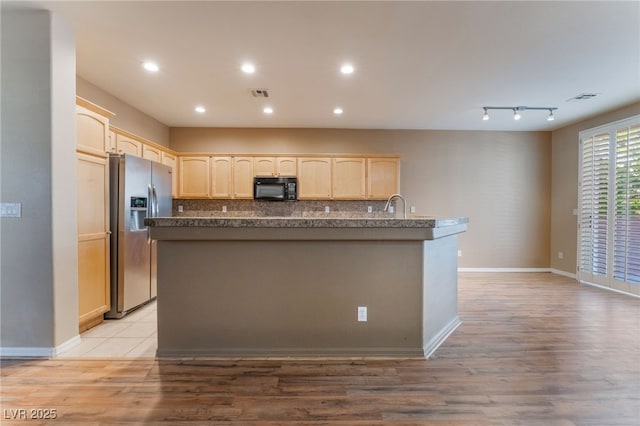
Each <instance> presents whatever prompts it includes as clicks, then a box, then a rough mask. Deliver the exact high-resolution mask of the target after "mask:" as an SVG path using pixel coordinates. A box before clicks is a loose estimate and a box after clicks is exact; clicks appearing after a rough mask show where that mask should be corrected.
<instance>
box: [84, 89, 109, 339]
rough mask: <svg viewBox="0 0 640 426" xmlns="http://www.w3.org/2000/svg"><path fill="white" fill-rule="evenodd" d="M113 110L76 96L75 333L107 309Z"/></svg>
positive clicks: (86, 326) (98, 321) (94, 321)
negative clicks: (76, 277) (76, 217)
mask: <svg viewBox="0 0 640 426" xmlns="http://www.w3.org/2000/svg"><path fill="white" fill-rule="evenodd" d="M113 115H114V114H113V113H111V112H109V111H107V110H105V109H103V108H100V107H99V106H97V105H94V104H92V103H91V102H88V101H86V100H84V99H82V98H77V99H76V138H77V139H76V143H77V144H76V165H77V166H76V167H77V179H78V302H79V303H78V313H79V330H80V332H82V331H84V330H87V329H89V328H91V327H93V326H94V325H96V324H99V323H100V322H102V320H103V314H104V313H105V312H107V311H108V310H109V309H110V308H111V306H110V305H111V303H110V292H109V286H110V283H109V244H110V237H111V236H110V231H109V157H108V153H107V152H108V151H109V150H110V133H109V118H111V117H113Z"/></svg>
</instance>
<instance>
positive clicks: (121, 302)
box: [105, 154, 171, 318]
mask: <svg viewBox="0 0 640 426" xmlns="http://www.w3.org/2000/svg"><path fill="white" fill-rule="evenodd" d="M109 183H110V188H109V191H110V193H111V200H110V201H111V204H110V210H111V214H110V220H111V310H110V311H109V312H107V313H105V318H122V317H123V316H124V315H126V314H127V313H128V312H130V311H132V310H134V309H136V308H137V307H139V306H141V305H143V304H145V303H147V302H148V301H150V300H151V299H153V298H155V297H156V294H157V290H156V289H157V280H156V271H157V264H156V242H155V241H151V239H150V238H149V231H148V229H147V227H146V226H145V225H144V219H145V218H146V217H160V216H171V168H170V167H168V166H165V165H163V164H160V163H156V162H154V161H149V160H146V159H143V158H140V157H136V156H133V155H129V154H122V155H115V154H112V155H110V156H109Z"/></svg>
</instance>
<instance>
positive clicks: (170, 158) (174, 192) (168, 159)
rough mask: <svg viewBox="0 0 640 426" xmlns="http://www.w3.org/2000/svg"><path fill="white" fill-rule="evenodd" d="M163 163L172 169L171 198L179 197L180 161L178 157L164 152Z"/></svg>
mask: <svg viewBox="0 0 640 426" xmlns="http://www.w3.org/2000/svg"><path fill="white" fill-rule="evenodd" d="M161 157H162V158H161V161H160V162H161V163H162V164H164V165H165V166H169V167H171V196H172V197H174V198H175V197H177V196H178V161H177V159H176V156H175V155H173V154H170V153H168V152H166V151H162V156H161Z"/></svg>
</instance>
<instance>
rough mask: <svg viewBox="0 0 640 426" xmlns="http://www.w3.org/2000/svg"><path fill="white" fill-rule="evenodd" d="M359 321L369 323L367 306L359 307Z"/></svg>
mask: <svg viewBox="0 0 640 426" xmlns="http://www.w3.org/2000/svg"><path fill="white" fill-rule="evenodd" d="M358 321H359V322H366V321H367V307H366V306H358Z"/></svg>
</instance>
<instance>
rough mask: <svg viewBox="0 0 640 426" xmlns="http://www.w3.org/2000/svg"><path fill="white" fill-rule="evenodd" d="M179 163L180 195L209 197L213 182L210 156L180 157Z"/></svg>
mask: <svg viewBox="0 0 640 426" xmlns="http://www.w3.org/2000/svg"><path fill="white" fill-rule="evenodd" d="M179 163H180V167H179V170H178V172H179V174H180V179H179V182H180V186H179V188H180V190H179V191H178V195H179V196H180V197H185V198H189V197H190V198H209V186H210V184H211V183H210V182H211V178H210V170H209V167H210V166H209V157H208V156H206V157H205V156H197V157H195V156H194V157H180V162H179Z"/></svg>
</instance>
